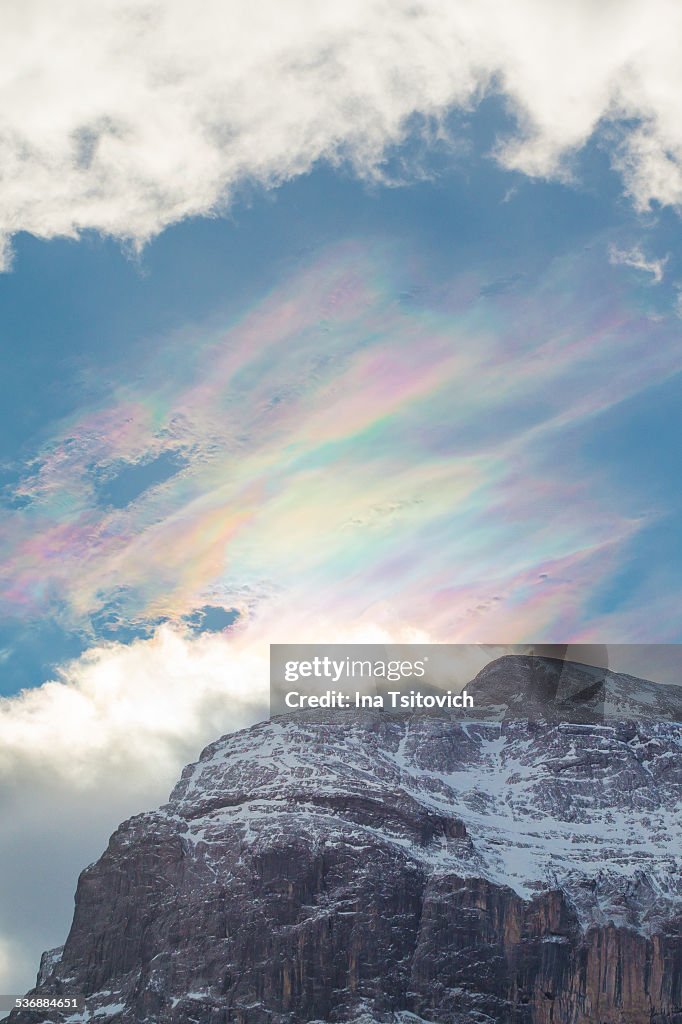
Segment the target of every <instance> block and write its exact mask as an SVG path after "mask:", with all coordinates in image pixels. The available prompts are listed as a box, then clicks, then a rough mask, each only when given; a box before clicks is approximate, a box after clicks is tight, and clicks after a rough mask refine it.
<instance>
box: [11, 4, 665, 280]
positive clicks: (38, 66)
mask: <svg viewBox="0 0 682 1024" xmlns="http://www.w3.org/2000/svg"><path fill="white" fill-rule="evenodd" d="M1 20H2V32H1V33H0V56H1V58H2V68H3V73H2V78H1V79H0V96H1V97H2V103H1V104H0V111H1V113H0V158H1V160H0V166H1V167H2V173H1V175H0V238H2V239H3V244H4V261H5V265H6V264H7V260H8V259H9V240H10V239H11V237H12V235H13V234H15V233H16V232H18V231H27V232H30V233H32V234H34V235H36V236H38V237H41V238H52V237H55V236H70V237H77V236H78V234H79V233H80V232H82V231H84V230H88V229H94V230H96V231H99V232H103V233H105V234H107V235H111V236H114V237H117V238H120V239H123V240H127V241H129V242H131V243H133V244H134V245H135V246H137V247H139V246H141V245H143V244H144V242H145V241H146V240H148V239H149V238H151V237H153V236H154V235H155V234H157V233H158V232H160V231H161V230H163V229H164V228H165V227H166V226H167V225H169V224H172V223H175V222H178V221H181V220H183V219H184V218H186V217H190V216H195V215H205V214H211V213H215V212H218V211H219V210H220V209H222V208H224V207H225V206H226V205H227V204H228V203H229V201H230V199H231V198H232V196H233V195H234V192H235V190H236V189H237V188H238V187H239V186H240V185H241V184H242V183H245V182H252V183H258V184H260V185H264V186H266V187H270V186H274V185H277V184H279V183H281V182H283V181H285V180H287V179H290V178H293V177H295V176H296V175H300V174H303V173H306V172H307V171H309V170H310V169H311V168H312V167H313V166H314V165H315V164H316V162H318V161H320V160H326V161H329V162H331V163H332V164H339V163H341V162H345V163H346V164H348V165H350V166H351V167H352V168H353V169H354V170H355V172H356V173H357V174H359V175H360V176H362V177H368V178H374V179H377V178H379V179H381V178H382V175H383V171H382V161H384V159H385V158H386V156H387V154H388V153H389V152H390V150H391V148H392V147H394V146H396V145H399V144H400V143H401V142H403V141H404V140H405V139H406V137H407V136H408V135H409V134H410V133H413V132H415V131H417V132H421V133H424V132H425V133H426V134H427V135H428V137H429V138H436V139H441V140H442V139H444V138H445V137H446V136H447V131H446V129H445V127H444V126H445V119H446V117H447V115H448V114H449V113H450V112H452V111H453V110H459V111H466V112H471V111H472V110H473V109H475V107H476V105H477V104H478V102H479V101H480V99H481V98H482V97H483V96H485V95H487V94H498V95H500V96H501V97H502V98H503V99H504V101H505V102H506V104H507V106H508V109H509V112H510V114H511V117H512V122H511V123H513V124H514V126H515V127H514V129H513V130H511V129H510V134H509V136H508V137H506V138H501V139H498V142H497V146H496V150H495V152H496V156H497V158H498V160H499V161H501V163H502V164H503V165H505V166H507V167H510V168H514V169H516V170H518V171H521V172H523V173H524V174H528V175H531V176H544V177H552V176H553V177H559V178H564V179H565V178H566V177H567V176H568V175H569V171H568V163H567V159H568V158H570V156H571V154H573V153H575V152H577V151H579V150H580V149H581V147H583V146H584V145H585V144H586V143H587V141H588V140H590V139H591V138H593V137H594V136H595V133H598V135H599V137H600V138H602V139H603V141H604V144H605V145H607V147H608V149H609V151H610V155H611V160H612V163H613V165H614V166H615V167H616V169H617V170H618V171H619V172H620V173H621V175H622V177H623V180H624V187H625V189H626V191H627V192H628V193H629V194H630V195H631V196H632V198H633V200H634V203H635V205H636V206H637V207H639V208H641V209H644V208H646V207H647V206H649V204H650V203H651V202H652V201H657V202H660V203H664V204H673V205H678V204H679V203H680V202H681V201H682V127H681V126H680V121H679V117H678V110H677V107H678V96H679V94H680V90H681V88H682V71H681V70H680V62H679V60H678V55H677V52H676V48H675V41H676V39H678V38H679V35H680V31H682V9H681V8H680V6H679V5H678V4H676V3H674V2H673V0H653V2H650V0H646V2H645V0H626V2H624V3H615V2H608V3H603V2H598V0H581V2H578V3H574V4H570V5H566V4H561V3H559V2H549V3H548V2H546V0H545V2H541V0H514V2H510V3H505V2H500V0H462V2H460V3H457V4H451V3H448V2H446V0H422V2H421V3H418V4H415V3H413V2H411V0H410V2H408V0H397V2H396V0H390V2H389V0H348V2H347V3H345V4H342V5H339V4H335V3H331V2H330V0H320V2H318V3H316V4H313V5H311V4H308V3H305V2H304V0H287V2H286V3H282V4H276V5H273V4H272V3H270V2H268V0H248V2H247V0H232V2H231V3H229V4H224V3H221V2H218V0H206V2H205V3H204V4H202V6H201V9H200V11H197V9H196V8H193V7H189V6H188V5H186V4H184V3H181V2H180V0H162V2H158V0H157V2H154V0H128V2H126V3H120V2H118V0H101V2H100V3H98V4H97V5H96V7H95V6H93V5H92V4H88V3H87V2H85V0H66V2H65V3H62V4H59V5H58V6H55V5H53V4H48V3H46V2H45V0H28V2H26V3H24V4H22V5H19V4H10V5H7V6H5V8H4V10H3V14H2V16H1ZM602 129H603V130H602Z"/></svg>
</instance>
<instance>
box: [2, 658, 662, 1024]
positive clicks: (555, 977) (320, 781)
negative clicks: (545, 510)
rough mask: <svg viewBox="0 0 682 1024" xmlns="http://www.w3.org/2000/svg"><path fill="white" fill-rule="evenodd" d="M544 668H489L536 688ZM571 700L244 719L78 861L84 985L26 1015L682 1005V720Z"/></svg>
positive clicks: (301, 1015) (149, 1018)
mask: <svg viewBox="0 0 682 1024" xmlns="http://www.w3.org/2000/svg"><path fill="white" fill-rule="evenodd" d="M529 665H530V663H529ZM528 667H529V666H528V665H527V666H526V668H527V669H528ZM522 669H523V666H522V665H521V660H520V659H514V658H512V659H511V660H510V659H506V658H505V659H500V661H499V662H496V663H493V664H492V665H490V666H488V668H487V669H486V670H484V672H483V673H481V674H479V676H478V677H477V679H476V680H475V681H473V683H472V685H471V687H470V691H471V692H475V693H476V694H477V699H478V700H479V701H480V702H481V704H485V703H486V697H485V695H486V693H487V702H488V705H489V706H490V707H499V706H500V705H505V703H506V702H508V701H509V700H511V704H512V705H514V699H513V698H514V696H515V695H516V694H517V692H519V691H517V687H516V684H517V682H518V680H517V676H516V674H515V673H517V672H518V671H521V670H522ZM583 669H584V666H583V667H582V668H581V667H578V669H577V670H576V671H578V672H582V671H583ZM545 670H546V672H547V673H550V675H551V672H554V676H553V677H552V678H555V679H556V678H557V673H559V676H560V675H561V673H564V672H565V671H568V672H569V675H570V676H571V678H566V679H564V680H563V682H561V680H559V683H558V688H559V689H560V688H561V687H564V690H562V692H561V693H560V694H559V699H560V701H563V700H565V699H566V693H569V692H570V693H584V691H585V690H586V689H587V690H590V689H594V686H591V685H590V684H589V680H588V685H587V687H585V686H582V688H581V687H580V686H578V688H577V689H576V687H575V685H574V684H575V683H576V681H575V679H573V676H572V675H571V673H573V672H574V669H572V668H571V669H569V670H566V669H565V667H560V668H557V666H551V665H550V666H544V667H543V668H541V674H542V673H545ZM505 679H506V690H505V682H504V681H505ZM536 681H537V680H536ZM578 682H580V680H579V679H578ZM626 682H627V681H626ZM626 682H623V680H622V678H621V680H620V681H618V680H616V682H615V683H613V684H612V685H611V688H612V689H613V686H616V688H618V687H620V688H621V690H622V691H623V692H625V691H627V690H628V685H626ZM634 683H637V684H638V685H637V686H634ZM634 683H633V685H632V686H630V687H629V689H630V690H631V691H632V692H633V693H634V691H635V690H638V692H639V693H640V696H641V694H644V698H645V699H644V703H643V705H642V706H643V707H644V708H648V709H649V711H651V708H652V707H653V705H652V703H651V701H650V700H649V699H648V698H649V697H650V696H651V691H650V689H649V688H650V687H652V686H654V684H646V683H644V684H642V685H640V681H634ZM545 684H546V685H545V693H544V697H543V698H542V700H544V701H545V704H546V701H547V695H548V693H549V696H550V697H551V699H552V700H553V701H554V702H556V698H557V690H555V689H554V685H553V683H552V682H551V679H550V682H549V683H547V680H545ZM519 685H520V684H519ZM598 685H599V686H600V687H602V689H603V688H604V686H605V685H606V684H605V682H604V680H603V679H602V680H601V681H600V682H599V683H598ZM538 686H540V684H539V683H538ZM540 689H542V687H541V686H540ZM606 689H607V690H608V686H607V687H606ZM510 694H511V695H512V696H511V698H510V697H509V695H510ZM595 694H596V690H595V691H594V692H593V694H592V698H594V699H598V700H601V699H602V698H601V697H599V696H598V695H597V696H595ZM668 696H669V697H670V695H668ZM536 698H537V701H539V702H540V704H542V700H541V698H540V697H538V696H537V694H536ZM592 698H588V699H592ZM603 699H604V701H606V702H607V703H608V699H609V698H608V694H607V695H606V696H605V697H604V698H603ZM671 699H672V697H671ZM634 700H635V698H634V696H633V697H632V698H631V704H630V705H629V706H630V707H634V706H635V705H634V703H633V702H634ZM539 706H540V705H539V704H538V705H537V707H539ZM537 707H536V710H537ZM649 717H651V716H649ZM551 719H552V716H551V715H549V716H547V715H545V716H544V717H543V716H540V718H539V719H538V720H530V721H529V720H528V719H523V718H522V717H518V718H517V717H515V716H514V717H510V718H507V719H506V720H503V721H501V722H492V721H466V720H463V719H458V718H456V717H455V716H454V714H453V713H452V712H449V713H447V715H444V714H441V715H429V716H421V717H420V716H415V715H412V716H407V715H392V714H389V713H386V712H337V713H334V714H333V716H332V715H329V714H328V715H327V716H326V717H325V716H324V715H323V714H321V713H308V714H301V715H297V716H296V717H281V718H278V719H274V720H272V721H270V722H265V723H262V724H260V725H257V726H254V727H253V728H251V729H247V730H244V731H242V732H238V733H235V734H232V735H229V736H225V737H223V738H222V739H220V740H218V741H217V742H215V743H213V744H211V745H210V746H209V747H207V748H206V749H205V750H204V751H203V753H202V755H201V757H200V759H199V761H198V762H197V763H196V764H192V765H189V766H188V767H187V768H186V769H185V770H184V772H183V774H182V778H181V780H180V782H179V783H178V785H177V786H176V787H175V789H174V790H173V792H172V794H171V797H170V800H169V803H168V804H166V805H164V806H163V807H161V808H160V809H159V810H158V811H156V812H153V813H148V814H142V815H138V816H136V817H134V818H131V819H130V820H129V821H127V822H125V823H124V824H123V825H121V826H120V828H119V829H118V830H117V831H116V832H115V834H114V835H113V836H112V838H111V841H110V843H109V846H108V848H107V850H106V851H105V853H104V854H103V855H102V857H101V858H100V859H99V861H97V863H95V864H93V865H91V866H90V867H88V868H87V869H86V870H85V871H84V872H83V873H82V874H81V876H80V879H79V882H78V888H77V892H76V906H75V914H74V920H73V925H72V927H71V931H70V933H69V936H68V938H67V940H66V943H65V945H64V947H63V949H60V950H53V951H50V952H49V953H48V954H46V955H45V956H44V958H43V963H42V965H41V973H40V975H39V984H38V987H37V988H36V989H35V990H34V992H33V994H34V995H38V996H42V997H47V996H49V995H59V994H64V995H69V994H75V993H78V992H82V993H84V994H85V996H86V997H87V1010H86V1011H85V1012H84V1013H71V1015H70V1016H66V1017H61V1018H60V1017H59V1016H58V1015H57V1016H52V1017H50V1016H49V1015H45V1014H43V1013H40V1014H36V1013H35V1012H25V1011H19V1012H17V1011H15V1012H14V1013H13V1014H12V1015H11V1016H10V1020H11V1021H12V1022H13V1024H28V1022H29V1021H30V1022H31V1024H36V1022H38V1021H42V1020H48V1019H49V1020H55V1019H67V1020H68V1021H69V1022H70V1024H76V1022H80V1021H86V1020H87V1021H101V1022H102V1024H113V1022H118V1024H133V1022H147V1024H152V1022H155V1024H180V1022H182V1024H185V1022H194V1024H223V1022H228V1021H229V1022H233V1021H234V1022H237V1024H294V1022H299V1021H300V1022H323V1021H324V1022H331V1021H338V1022H345V1021H355V1022H356V1024H368V1022H378V1021H385V1022H388V1021H392V1022H396V1024H397V1022H399V1024H419V1022H421V1021H432V1022H442V1024H465V1022H466V1024H472V1022H478V1024H483V1022H491V1021H495V1022H505V1024H644V1022H647V1024H653V1022H655V1024H682V870H681V868H682V814H681V799H680V798H681V796H682V756H681V751H680V746H681V738H680V727H679V725H678V724H675V722H671V721H651V720H647V719H646V717H645V716H644V715H640V716H638V717H637V719H636V720H630V721H618V722H616V721H608V720H606V721H603V722H595V721H588V722H579V723H575V722H565V721H563V722H562V721H552V720H551Z"/></svg>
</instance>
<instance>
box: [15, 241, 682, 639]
mask: <svg viewBox="0 0 682 1024" xmlns="http://www.w3.org/2000/svg"><path fill="white" fill-rule="evenodd" d="M400 261H401V254H400V252H398V251H389V250H388V248H387V247H385V246H382V245H378V244H376V243H373V242H369V241H364V240H354V241H348V242H346V243H344V244H342V245H338V246H335V247H333V248H331V249H330V250H329V251H328V252H327V253H326V254H325V255H324V257H323V258H319V257H318V258H317V259H316V261H315V262H314V263H313V264H312V265H311V266H309V267H307V268H306V267H304V268H302V269H300V270H299V271H297V272H296V273H295V274H294V275H293V276H292V277H291V278H290V279H288V280H285V281H283V282H282V283H281V284H280V285H279V286H278V287H277V288H276V289H274V290H273V291H272V292H271V293H270V294H268V295H266V296H264V297H263V298H262V299H261V301H259V302H258V303H257V304H256V305H255V306H253V307H252V308H250V309H247V310H245V311H244V313H243V315H242V316H241V317H240V318H239V319H237V320H234V321H233V322H231V323H230V324H229V325H227V326H226V327H225V328H224V329H223V330H220V331H217V330H215V329H209V328H206V327H204V328H196V329H186V330H184V331H182V332H179V333H178V334H176V335H175V336H173V337H172V338H169V339H167V340H166V342H165V343H164V344H160V343H159V344H157V346H156V347H155V349H154V350H153V351H151V352H148V353H146V354H145V356H144V357H141V358H140V363H139V366H138V367H136V368H135V372H134V373H131V372H130V367H126V368H122V371H121V383H120V384H119V385H118V386H115V387H114V388H113V390H112V393H111V395H110V397H109V399H108V400H107V401H106V402H105V403H102V404H100V405H98V406H95V407H91V408H88V409H85V410H82V411H81V412H80V413H79V414H78V415H77V416H75V417H74V418H72V419H71V420H70V421H68V422H63V423H61V424H60V425H59V429H58V430H56V431H55V433H54V436H53V437H52V438H51V440H50V441H49V443H47V444H46V445H45V446H44V448H43V450H42V451H40V452H38V453H37V454H36V456H35V458H34V459H33V461H32V462H31V463H30V464H29V465H27V466H26V467H25V468H24V476H23V480H22V483H21V485H20V487H19V488H18V491H17V494H18V497H19V498H20V499H21V500H20V501H19V502H17V505H18V506H19V507H15V508H13V509H10V510H6V511H5V512H3V524H2V525H3V537H4V540H3V542H2V556H3V557H2V563H3V570H2V576H1V577H0V602H1V604H2V609H3V614H5V615H12V616H20V617H23V618H25V619H35V618H39V617H41V616H45V615H51V616H57V617H58V618H59V620H60V621H61V622H62V623H63V625H64V626H65V627H66V628H68V629H73V630H81V631H84V632H85V633H86V634H88V633H89V634H90V635H91V636H92V629H93V626H92V622H93V617H95V618H96V616H97V615H98V614H99V613H101V612H102V610H103V609H106V608H107V606H108V605H110V604H111V602H112V601H114V600H115V601H116V606H117V609H118V614H119V615H120V616H121V619H122V621H124V622H127V623H132V624H135V623H140V622H145V621H149V620H158V619H159V618H169V619H171V620H177V619H179V618H181V617H182V616H186V615H188V614H189V613H190V612H191V611H192V610H193V609H195V608H197V607H199V606H201V605H203V604H205V603H206V602H207V601H212V602H214V603H221V604H224V605H225V606H226V607H233V606H236V607H239V608H241V609H242V611H243V613H244V615H245V617H246V618H248V617H249V616H250V617H252V618H253V617H254V616H260V617H261V620H262V621H263V622H264V623H270V624H277V627H276V628H277V631H278V632H280V633H281V631H282V630H286V631H287V632H291V631H293V633H294V634H298V635H300V636H301V638H302V637H303V634H304V633H305V630H306V623H307V622H309V621H310V617H311V616H316V617H317V616H321V617H322V618H323V619H324V620H325V621H328V622H337V623H351V622H357V621H360V620H362V621H367V622H377V623H382V622H386V621H402V622H409V623H411V624H413V625H414V626H415V627H416V628H422V629H425V630H427V631H428V633H429V635H430V636H432V637H433V638H434V639H441V640H446V639H447V640H461V641H465V640H466V641H476V642H501V643H506V642H519V641H523V640H526V639H532V638H534V637H538V636H543V637H546V638H548V639H551V638H552V637H557V638H560V639H562V640H565V639H574V638H579V637H581V636H586V635H590V634H591V632H593V631H594V629H595V620H594V614H593V613H592V618H589V617H588V614H587V610H588V608H589V607H590V603H591V602H592V601H593V598H594V589H595V585H596V582H597V581H602V580H603V579H604V578H606V577H608V575H609V574H610V573H613V572H614V571H616V569H617V568H618V566H619V565H620V564H621V563H622V560H623V558H624V552H625V551H626V550H627V546H628V545H630V544H632V543H633V542H634V541H635V539H636V536H637V533H638V531H639V530H640V529H641V527H642V523H643V522H645V520H642V518H641V502H642V496H641V495H638V494H637V493H636V489H633V491H632V492H629V493H616V492H615V491H614V487H613V485H612V484H610V483H608V481H607V480H606V478H604V477H603V476H602V475H601V474H600V466H599V463H598V460H590V459H588V458H587V457H586V456H584V455H577V454H575V452H576V451H577V450H578V447H579V446H576V445H575V443H574V442H575V439H576V438H578V439H580V441H581V443H582V442H585V441H586V440H587V441H589V439H590V438H591V437H592V436H593V435H595V433H596V432H598V430H599V426H598V419H597V417H598V415H599V414H601V413H603V412H604V411H605V410H608V409H610V408H613V407H614V406H615V405H616V404H617V403H619V402H622V401H623V400H626V399H629V398H632V397H633V396H637V395H638V394H640V393H641V392H642V391H643V390H644V389H646V388H647V387H649V386H651V385H652V384H656V383H659V382H661V381H663V380H665V379H667V378H668V377H670V376H671V375H672V374H674V373H677V372H678V371H679V370H680V369H681V368H682V351H680V347H679V344H678V331H677V328H676V327H675V325H674V324H672V323H671V322H669V321H668V320H666V319H665V318H662V317H660V316H653V315H651V314H650V313H649V312H647V310H646V309H644V308H637V306H636V304H635V301H634V300H633V299H632V298H631V297H630V298H626V295H625V292H624V291H623V290H621V288H620V286H619V278H618V273H617V271H615V270H614V269H613V268H612V267H610V266H609V265H608V262H607V261H606V260H605V259H604V258H603V255H602V254H599V253H596V252H592V253H589V252H587V253H586V252H582V253H581V254H580V255H579V256H578V257H574V258H571V259H566V260H564V261H560V262H557V263H556V264H554V265H552V266H549V267H548V268H547V269H546V271H545V273H544V275H543V276H542V278H541V279H540V280H539V281H537V282H524V286H523V287H522V288H515V289H512V290H507V291H505V290H501V291H499V292H495V290H494V289H493V290H492V291H490V290H488V293H487V294H486V289H485V288H484V287H483V284H484V282H482V281H481V280H479V279H478V278H477V277H476V276H475V275H474V274H471V275H465V276H464V277H460V278H458V279H457V280H455V281H452V282H445V283H442V282H440V283H439V284H438V286H437V287H436V286H435V285H433V286H432V285H431V284H430V283H429V282H428V281H427V280H424V281H422V282H421V290H420V291H419V293H418V294H419V299H418V300H415V298H414V295H404V294H402V293H401V285H400V281H401V278H402V274H401V269H400ZM124 381H126V383H123V382H124ZM571 445H573V448H571ZM571 452H573V453H574V454H570V453H571ZM567 453H568V455H567ZM166 456H167V457H171V456H172V457H173V458H174V459H175V460H176V461H175V463H174V464H173V471H172V473H171V474H170V475H169V478H168V479H166V480H164V481H163V482H161V483H156V484H154V485H150V486H149V487H147V488H144V487H143V488H142V489H141V490H140V493H139V494H138V495H137V496H136V497H134V498H133V499H132V500H131V501H130V502H128V503H127V504H123V506H122V507H116V506H112V505H111V504H110V503H109V504H107V502H106V501H104V500H103V499H102V494H103V489H102V482H103V481H104V482H105V483H107V482H109V483H111V481H114V482H115V481H116V479H117V475H119V474H121V473H123V472H125V470H126V467H130V466H131V465H132V466H137V467H144V466H147V465H150V464H151V463H152V462H153V461H154V460H155V459H159V458H160V457H166ZM658 511H659V510H657V509H655V508H648V509H647V512H648V513H649V515H650V516H651V515H655V514H656V513H657V512H658ZM642 614H643V615H644V623H645V624H644V629H645V631H646V629H647V625H646V623H647V622H648V628H649V629H650V631H651V636H650V637H648V638H649V639H658V640H666V639H670V636H668V635H667V633H666V631H669V629H671V628H673V627H672V624H669V625H668V624H663V625H662V624H661V621H660V619H659V620H658V621H653V620H652V619H649V620H647V619H646V615H647V612H646V610H644V611H643V613H642ZM604 623H605V628H607V629H610V630H611V631H612V633H611V634H610V635H609V636H608V637H607V638H606V639H608V640H611V641H616V640H626V639H628V637H627V636H623V635H622V633H619V629H620V630H621V631H622V628H623V627H622V624H621V625H620V626H619V625H618V622H617V620H616V619H613V620H610V621H607V620H604ZM272 628H273V629H274V628H275V626H274V625H273V626H272ZM657 630H658V631H661V630H662V632H663V634H666V635H660V634H659V633H657ZM640 638H641V637H640Z"/></svg>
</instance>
